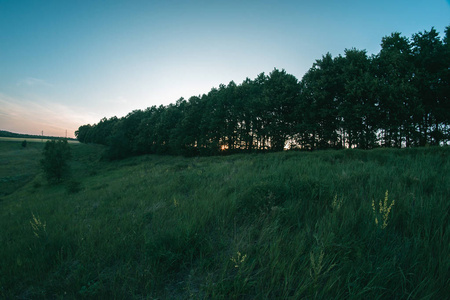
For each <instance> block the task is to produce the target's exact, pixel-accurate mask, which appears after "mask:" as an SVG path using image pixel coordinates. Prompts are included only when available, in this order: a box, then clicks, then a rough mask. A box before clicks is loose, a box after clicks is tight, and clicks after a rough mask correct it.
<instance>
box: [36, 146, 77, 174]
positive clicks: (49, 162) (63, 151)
mask: <svg viewBox="0 0 450 300" xmlns="http://www.w3.org/2000/svg"><path fill="white" fill-rule="evenodd" d="M42 155H43V156H44V158H43V159H42V160H41V165H42V168H43V170H44V173H45V176H46V177H47V180H48V181H49V182H60V181H61V180H62V179H63V177H64V176H66V175H67V174H68V173H69V165H68V161H69V159H70V158H71V153H70V146H69V143H67V140H52V141H47V142H46V143H45V147H44V151H43V152H42Z"/></svg>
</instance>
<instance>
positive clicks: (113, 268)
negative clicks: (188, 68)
mask: <svg viewBox="0 0 450 300" xmlns="http://www.w3.org/2000/svg"><path fill="white" fill-rule="evenodd" d="M42 147H43V144H41V143H30V144H29V148H28V147H27V148H26V149H22V148H21V143H18V142H0V162H1V163H0V177H1V178H5V176H6V177H8V178H14V177H15V176H22V175H26V176H28V177H27V180H19V181H17V185H16V186H15V188H14V190H12V189H11V190H10V193H9V194H8V195H3V196H0V207H1V209H0V228H2V230H1V231H0V245H1V247H0V262H1V263H0V298H2V299H446V298H448V295H449V286H450V271H449V270H450V269H449V268H450V257H449V253H450V221H449V217H448V212H449V211H450V201H449V195H450V160H449V156H450V148H449V147H442V148H433V147H431V148H416V149H375V150H371V151H359V150H342V151H317V152H281V153H267V154H257V155H253V154H248V155H232V156H225V157H195V158H184V157H175V156H156V155H147V156H140V157H132V158H129V159H125V160H122V161H114V162H108V161H104V160H103V159H102V153H103V150H104V147H102V146H98V145H86V144H71V150H72V153H73V159H72V161H71V168H72V179H70V180H68V181H67V182H65V183H63V184H59V185H49V184H47V183H46V181H45V180H44V177H43V176H42V174H41V171H40V167H39V159H40V157H41V151H42ZM14 166H16V167H14Z"/></svg>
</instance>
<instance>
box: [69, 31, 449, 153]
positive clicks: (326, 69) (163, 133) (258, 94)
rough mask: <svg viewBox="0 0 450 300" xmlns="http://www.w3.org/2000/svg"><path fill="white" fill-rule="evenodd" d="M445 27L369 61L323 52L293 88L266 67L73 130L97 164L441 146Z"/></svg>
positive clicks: (357, 53) (398, 39)
mask: <svg viewBox="0 0 450 300" xmlns="http://www.w3.org/2000/svg"><path fill="white" fill-rule="evenodd" d="M449 33H450V27H447V29H446V32H445V36H444V38H443V39H441V38H439V34H438V33H437V32H436V30H435V29H434V28H432V29H431V30H430V31H429V32H427V31H425V32H423V33H422V32H419V33H417V34H414V35H413V36H412V38H411V39H408V38H406V37H404V36H401V34H400V33H398V32H395V33H392V34H391V35H390V36H386V37H383V38H382V41H381V50H380V52H379V53H378V54H376V55H372V56H368V55H367V53H366V51H365V50H357V49H346V50H345V54H344V55H338V56H337V57H334V58H333V57H332V56H331V54H329V53H327V54H326V55H324V56H323V57H322V58H321V59H318V60H316V62H315V63H314V64H313V65H312V67H311V69H310V70H309V71H308V72H307V73H306V74H305V75H304V76H303V78H302V80H300V81H298V80H297V78H295V77H294V76H293V75H291V74H288V73H286V71H285V70H281V71H280V70H278V69H274V70H273V71H272V72H271V73H270V74H269V75H266V74H264V73H261V74H259V75H258V76H257V77H256V78H255V79H253V80H251V79H249V78H247V79H245V80H244V81H243V82H242V83H241V84H236V83H235V82H234V81H231V82H230V83H229V84H228V85H224V84H221V85H219V87H218V88H212V89H211V91H210V92H209V93H207V94H204V95H199V96H193V97H191V98H189V99H188V100H186V99H183V98H181V99H179V100H178V101H176V103H175V104H170V105H168V106H162V105H161V106H159V107H156V106H153V107H149V108H147V109H146V110H134V111H132V112H131V113H129V114H128V115H127V116H125V117H123V118H120V119H119V118H117V117H113V118H110V119H106V118H103V119H101V120H100V122H99V123H97V124H94V125H90V124H88V125H83V126H80V128H79V129H78V131H77V132H76V136H77V138H78V140H79V141H80V142H84V143H99V144H103V145H108V151H107V153H106V155H105V156H106V157H108V158H110V159H123V158H126V157H129V156H132V155H140V154H172V155H185V156H197V155H217V154H229V153H237V152H266V151H282V150H284V149H290V148H295V149H307V150H312V149H341V148H355V147H356V148H359V149H373V148H377V147H380V146H382V147H397V148H400V147H414V146H424V145H445V144H448V143H449V142H450V113H449V112H450V107H449V105H450V100H449V99H448V95H450V90H449V87H450V71H449V69H450V59H449V57H450V44H449V41H450V38H449Z"/></svg>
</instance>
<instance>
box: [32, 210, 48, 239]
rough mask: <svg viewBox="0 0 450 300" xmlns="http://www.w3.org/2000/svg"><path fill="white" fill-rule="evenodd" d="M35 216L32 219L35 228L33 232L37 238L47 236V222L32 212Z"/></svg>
mask: <svg viewBox="0 0 450 300" xmlns="http://www.w3.org/2000/svg"><path fill="white" fill-rule="evenodd" d="M32 216H33V218H32V219H31V221H30V224H31V228H32V229H33V233H34V235H35V236H36V237H37V238H41V237H47V230H46V226H47V225H46V223H45V222H42V221H41V219H40V218H39V217H36V216H35V215H34V214H33V213H32Z"/></svg>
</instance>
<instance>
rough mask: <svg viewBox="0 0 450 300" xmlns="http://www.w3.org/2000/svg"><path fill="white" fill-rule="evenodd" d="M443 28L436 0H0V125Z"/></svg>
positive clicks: (77, 118) (448, 17) (66, 115)
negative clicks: (398, 34) (397, 36)
mask: <svg viewBox="0 0 450 300" xmlns="http://www.w3.org/2000/svg"><path fill="white" fill-rule="evenodd" d="M448 25H450V2H449V1H448V0H447V1H446V0H424V1H414V0H406V1H405V0H398V1H393V0H389V1H385V0H379V1H362V0H350V1H346V0H341V1H324V0H317V1H306V0H305V1H303V0H297V1H283V0H273V1H264V0H261V1H245V0H240V1H230V0H228V1H218V0H208V1H195V0H185V1H170V0H165V1H133V0H128V1H111V0H110V1H93V0H86V1H81V0H80V1H78V0H73V1H61V0H55V1H46V0H43V1H38V0H35V1H21V0H9V1H8V0H6V1H5V0H0V41H1V42H0V130H8V131H13V132H20V133H30V134H40V133H41V131H42V130H43V131H44V134H48V135H56V136H64V135H65V131H66V130H68V135H69V136H73V132H74V131H75V130H76V129H77V128H78V127H79V126H80V125H84V124H88V123H91V124H92V123H97V122H98V121H99V120H100V118H102V117H108V118H109V117H112V116H118V117H121V116H124V115H126V114H127V113H129V112H131V111H132V110H134V109H145V108H147V107H149V106H152V105H161V104H163V105H167V104H169V103H175V101H176V100H177V99H179V98H180V97H184V98H186V99H188V98H189V97H190V96H194V95H199V94H204V93H208V92H209V91H210V89H211V88H212V87H217V86H219V84H221V83H224V84H228V83H229V82H230V81H231V80H234V81H235V82H236V83H237V84H239V83H241V82H242V81H243V80H244V79H245V78H246V77H249V78H251V79H254V78H255V77H256V76H257V75H258V74H259V73H261V72H266V73H270V72H271V70H273V68H278V69H285V70H286V71H287V72H288V73H290V74H293V75H295V76H296V77H297V78H298V79H301V78H302V76H303V75H304V74H305V72H306V71H307V70H308V69H309V68H310V67H311V66H312V64H313V63H314V61H315V60H316V59H319V58H321V57H322V55H324V54H325V53H327V52H330V53H331V54H332V55H333V56H336V55H339V54H343V53H344V50H345V49H346V48H352V47H355V48H357V49H366V50H367V52H368V53H369V54H373V53H378V51H379V50H380V46H379V45H380V42H381V38H382V37H383V36H386V35H390V33H392V32H394V31H397V32H401V33H402V34H403V35H404V36H406V37H411V35H412V34H414V33H418V32H420V31H422V32H423V31H425V30H427V31H429V30H430V29H431V27H432V26H434V27H435V28H436V29H437V31H438V32H439V33H440V34H441V37H442V36H443V34H444V29H445V27H446V26H448Z"/></svg>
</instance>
